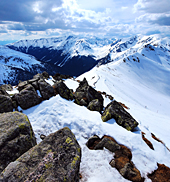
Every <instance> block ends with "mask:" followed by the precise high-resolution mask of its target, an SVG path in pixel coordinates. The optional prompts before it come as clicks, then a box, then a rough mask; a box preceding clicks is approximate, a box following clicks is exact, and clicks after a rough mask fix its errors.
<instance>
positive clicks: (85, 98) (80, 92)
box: [74, 78, 103, 111]
mask: <svg viewBox="0 0 170 182" xmlns="http://www.w3.org/2000/svg"><path fill="white" fill-rule="evenodd" d="M74 96H75V103H76V104H79V105H84V106H88V105H89V103H90V102H91V101H93V100H94V101H93V102H92V103H93V106H92V103H91V104H90V105H89V107H88V108H89V109H90V107H91V110H93V109H94V110H99V111H101V110H103V97H102V95H101V93H99V92H97V91H96V90H95V89H94V88H93V87H91V86H90V85H88V82H87V80H86V78H84V80H83V81H81V82H80V84H79V87H78V88H77V89H76V92H75V93H74ZM95 105H96V107H95Z"/></svg>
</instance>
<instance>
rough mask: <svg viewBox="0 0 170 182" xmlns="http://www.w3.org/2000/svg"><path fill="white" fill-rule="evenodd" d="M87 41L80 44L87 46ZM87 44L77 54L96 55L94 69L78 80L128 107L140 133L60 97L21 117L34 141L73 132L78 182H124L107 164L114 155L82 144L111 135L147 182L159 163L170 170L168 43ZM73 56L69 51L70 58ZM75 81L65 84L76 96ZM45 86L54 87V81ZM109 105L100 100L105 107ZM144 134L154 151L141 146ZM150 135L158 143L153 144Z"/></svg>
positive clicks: (152, 40) (147, 39)
mask: <svg viewBox="0 0 170 182" xmlns="http://www.w3.org/2000/svg"><path fill="white" fill-rule="evenodd" d="M37 42H38V40H37ZM85 42H87V41H85ZM85 42H84V44H83V45H87V44H86V43H85ZM60 43H62V41H61V42H60ZM88 43H89V44H88V45H90V46H89V47H91V49H89V48H86V49H77V50H79V52H81V51H82V52H81V53H82V55H83V54H84V53H83V51H84V52H85V53H86V54H85V55H86V56H89V55H92V53H94V52H95V51H96V52H95V57H93V59H94V60H95V61H97V62H98V66H96V67H94V68H93V69H91V70H90V71H88V72H86V73H84V74H82V75H80V76H79V77H78V78H76V80H77V81H78V80H83V78H84V77H86V79H87V81H88V83H89V84H90V85H91V86H92V87H94V88H95V89H96V90H98V91H100V92H105V93H107V94H109V95H112V96H113V97H114V99H115V100H117V101H118V102H121V103H123V104H124V105H126V106H127V111H128V112H129V113H130V114H131V115H132V116H133V117H134V118H135V119H136V120H137V121H138V123H139V125H138V128H137V129H136V130H135V131H133V132H130V131H127V130H126V129H124V128H122V127H121V126H119V125H118V124H117V123H116V121H115V120H114V119H111V120H109V121H107V122H103V121H102V119H101V114H100V113H99V112H96V111H90V110H88V109H87V108H86V107H84V106H79V105H76V104H75V103H74V102H73V101H67V100H65V99H63V98H61V97H60V96H59V95H56V96H54V97H52V98H50V99H49V100H46V101H43V102H42V103H41V104H39V105H37V106H35V107H32V108H30V109H27V110H24V111H23V112H24V113H25V114H27V115H28V118H29V120H30V122H31V124H32V126H33V130H34V132H35V134H36V137H37V139H38V142H40V141H41V139H40V135H41V134H44V135H48V134H50V133H52V132H55V131H57V130H59V129H61V128H63V127H65V126H67V127H69V128H70V129H71V130H72V132H73V133H74V134H75V136H76V139H77V140H78V142H79V144H80V145H81V148H82V160H81V164H80V173H81V175H82V179H81V180H80V182H94V181H97V182H110V181H116V182H126V181H128V180H126V179H125V178H123V177H122V176H121V174H120V173H119V172H118V171H117V170H116V169H115V168H112V167H111V166H110V165H109V162H110V161H111V159H113V158H114V156H113V153H110V152H109V151H108V150H107V149H104V150H97V151H96V150H89V149H88V148H87V146H86V142H87V140H88V138H89V137H91V136H93V135H98V136H99V137H102V136H103V135H109V136H111V137H113V138H114V139H115V140H116V141H117V142H118V143H119V144H123V145H125V146H127V147H128V148H129V149H130V150H131V152H132V162H133V163H134V164H135V166H136V168H137V169H138V170H139V171H140V173H141V175H142V177H144V178H145V182H151V180H150V179H149V178H148V176H147V175H148V174H149V173H152V172H153V171H154V170H156V169H157V163H159V164H164V165H166V166H168V167H170V160H169V159H170V150H169V149H170V137H169V131H170V124H169V121H170V112H169V109H170V80H169V78H170V41H169V39H167V38H165V39H161V38H159V37H155V36H148V37H143V38H140V37H134V38H131V39H128V40H115V41H112V43H110V42H106V41H104V42H103V44H102V43H101V44H100V43H99V42H98V45H97V44H92V43H94V41H92V43H91V42H90V41H89V42H88ZM49 45H50V43H49ZM92 45H94V47H93V48H92ZM41 46H42V47H43V45H41ZM97 46H98V48H97ZM25 47H26V46H25ZM56 47H57V46H56ZM20 48H21V47H20ZM72 48H73V47H72ZM25 49H26V48H25ZM49 49H50V48H49ZM70 49H71V48H70ZM70 49H69V50H70ZM54 50H55V49H53V51H54ZM56 50H57V48H56ZM66 50H68V49H66ZM80 50H81V51H80ZM90 51H91V52H90ZM71 53H72V52H70V54H69V52H68V54H69V56H70V55H71ZM72 55H73V54H72ZM68 60H69V59H68ZM68 60H67V61H68ZM60 66H61V65H60ZM76 80H74V79H68V80H66V81H65V83H66V85H67V86H68V87H69V88H70V89H73V90H74V91H75V90H76V88H77V87H78V82H77V81H76ZM47 82H48V83H50V84H53V82H52V80H48V81H47ZM109 102H110V100H109V99H108V98H107V97H104V106H105V107H106V106H107V104H109ZM128 108H129V109H128ZM142 132H143V133H145V134H144V135H145V137H146V138H147V139H148V140H149V141H150V142H151V143H152V145H153V148H154V150H152V149H150V148H149V146H148V145H147V144H146V143H145V142H144V140H143V139H142ZM153 135H154V136H156V137H157V138H158V139H159V141H160V140H161V141H162V143H161V142H158V140H155V139H154V138H153V137H152V136H153Z"/></svg>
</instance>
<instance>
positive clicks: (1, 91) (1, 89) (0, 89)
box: [0, 87, 10, 97]
mask: <svg viewBox="0 0 170 182" xmlns="http://www.w3.org/2000/svg"><path fill="white" fill-rule="evenodd" d="M0 95H5V96H8V97H10V95H9V94H8V93H7V92H6V90H5V89H4V88H3V87H1V88H0Z"/></svg>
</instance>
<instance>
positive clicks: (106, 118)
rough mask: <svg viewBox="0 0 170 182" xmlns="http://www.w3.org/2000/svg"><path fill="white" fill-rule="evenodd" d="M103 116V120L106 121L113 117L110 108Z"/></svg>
mask: <svg viewBox="0 0 170 182" xmlns="http://www.w3.org/2000/svg"><path fill="white" fill-rule="evenodd" d="M101 117H102V120H103V122H106V121H108V120H109V119H111V118H112V115H111V113H110V112H109V111H108V110H106V111H105V112H104V114H103V115H102V116H101Z"/></svg>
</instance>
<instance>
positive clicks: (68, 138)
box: [66, 137, 74, 145]
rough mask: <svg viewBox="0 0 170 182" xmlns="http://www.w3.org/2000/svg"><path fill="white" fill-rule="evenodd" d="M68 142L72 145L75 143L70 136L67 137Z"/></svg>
mask: <svg viewBox="0 0 170 182" xmlns="http://www.w3.org/2000/svg"><path fill="white" fill-rule="evenodd" d="M66 143H68V144H70V145H74V143H73V141H72V139H71V138H70V137H67V139H66Z"/></svg>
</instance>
